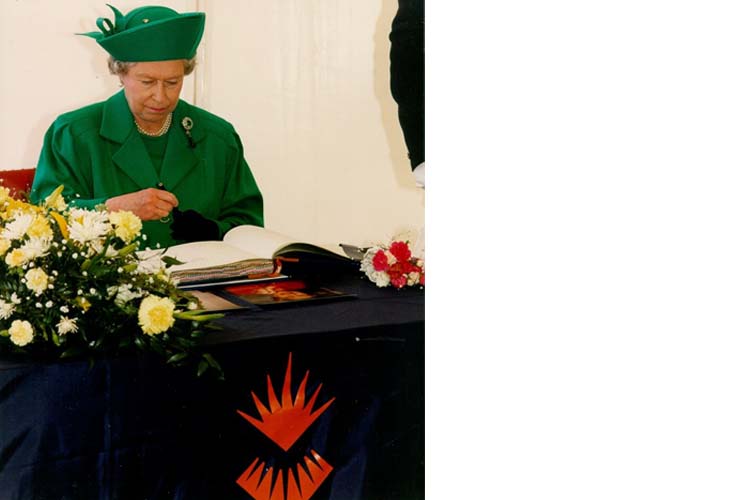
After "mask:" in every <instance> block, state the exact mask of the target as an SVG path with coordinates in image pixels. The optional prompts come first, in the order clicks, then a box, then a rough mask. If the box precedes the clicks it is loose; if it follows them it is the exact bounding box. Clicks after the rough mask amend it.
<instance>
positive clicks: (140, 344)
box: [133, 336, 148, 351]
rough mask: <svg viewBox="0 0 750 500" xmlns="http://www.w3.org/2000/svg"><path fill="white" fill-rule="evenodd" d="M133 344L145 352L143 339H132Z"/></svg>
mask: <svg viewBox="0 0 750 500" xmlns="http://www.w3.org/2000/svg"><path fill="white" fill-rule="evenodd" d="M133 342H134V343H135V345H136V347H138V349H140V350H142V351H145V350H146V349H147V347H148V346H147V345H146V341H145V340H143V337H140V336H139V337H133Z"/></svg>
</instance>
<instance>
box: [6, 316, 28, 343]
mask: <svg viewBox="0 0 750 500" xmlns="http://www.w3.org/2000/svg"><path fill="white" fill-rule="evenodd" d="M8 333H10V341H11V342H13V343H14V344H16V345H17V346H19V347H23V346H25V345H26V344H28V343H29V342H31V341H32V340H33V339H34V328H33V327H32V326H31V323H29V322H28V321H25V320H20V319H16V320H13V323H11V325H10V328H9V329H8Z"/></svg>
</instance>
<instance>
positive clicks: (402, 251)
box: [389, 241, 411, 262]
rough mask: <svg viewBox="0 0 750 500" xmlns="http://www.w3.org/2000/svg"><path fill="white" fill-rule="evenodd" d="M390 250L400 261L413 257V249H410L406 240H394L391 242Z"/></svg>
mask: <svg viewBox="0 0 750 500" xmlns="http://www.w3.org/2000/svg"><path fill="white" fill-rule="evenodd" d="M389 250H390V251H391V253H392V254H393V256H394V257H396V260H397V261H399V262H406V261H408V260H409V259H410V258H411V250H409V245H408V244H407V243H406V242H403V241H394V242H393V243H391V248H390V249H389Z"/></svg>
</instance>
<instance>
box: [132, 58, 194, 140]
mask: <svg viewBox="0 0 750 500" xmlns="http://www.w3.org/2000/svg"><path fill="white" fill-rule="evenodd" d="M184 76H185V65H184V61H183V60H182V59H175V60H172V61H154V62H139V63H136V64H135V65H133V66H131V67H130V69H129V70H128V72H127V74H125V75H122V76H120V82H122V86H123V88H124V89H125V99H127V101H128V106H130V111H131V112H132V113H133V116H134V117H135V119H136V120H137V121H138V124H139V125H141V126H142V127H149V128H154V126H157V127H159V126H161V124H162V123H164V120H165V119H166V117H167V115H168V114H169V113H171V112H172V111H174V108H175V107H176V106H177V102H178V101H179V98H180V91H181V90H182V80H183V78H184Z"/></svg>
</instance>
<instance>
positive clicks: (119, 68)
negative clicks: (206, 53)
mask: <svg viewBox="0 0 750 500" xmlns="http://www.w3.org/2000/svg"><path fill="white" fill-rule="evenodd" d="M183 63H184V64H185V76H187V75H189V74H190V73H192V72H193V70H194V69H195V57H193V58H192V59H183ZM136 64H138V63H137V62H125V61H118V60H117V59H115V58H114V57H112V56H109V58H108V59H107V66H109V72H110V73H112V74H113V75H117V76H123V75H127V74H128V70H130V68H131V67H133V66H135V65H136Z"/></svg>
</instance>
